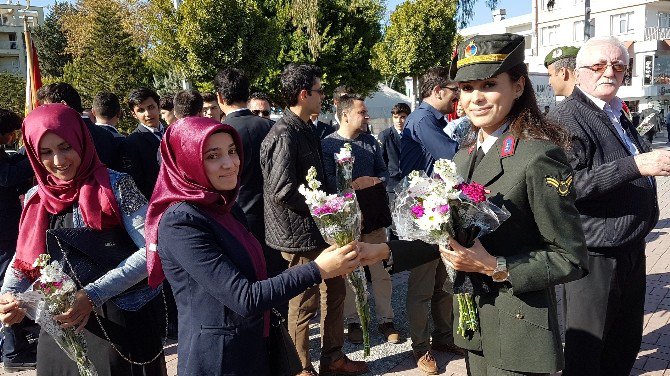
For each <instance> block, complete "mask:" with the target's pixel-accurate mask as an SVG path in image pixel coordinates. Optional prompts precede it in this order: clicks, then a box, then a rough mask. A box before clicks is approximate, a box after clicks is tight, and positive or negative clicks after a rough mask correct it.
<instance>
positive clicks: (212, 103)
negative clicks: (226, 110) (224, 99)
mask: <svg viewBox="0 0 670 376" xmlns="http://www.w3.org/2000/svg"><path fill="white" fill-rule="evenodd" d="M202 116H204V117H208V118H210V119H214V120H217V121H221V118H222V117H223V111H221V107H219V102H218V101H217V99H216V94H215V93H212V92H211V91H206V92H204V93H202Z"/></svg>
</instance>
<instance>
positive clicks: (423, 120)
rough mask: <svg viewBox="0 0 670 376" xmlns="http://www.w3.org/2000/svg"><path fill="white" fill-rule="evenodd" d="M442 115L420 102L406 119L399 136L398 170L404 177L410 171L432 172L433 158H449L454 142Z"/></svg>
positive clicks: (453, 152)
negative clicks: (446, 131) (445, 128)
mask: <svg viewBox="0 0 670 376" xmlns="http://www.w3.org/2000/svg"><path fill="white" fill-rule="evenodd" d="M446 125H447V121H446V120H444V114H443V113H441V112H440V111H438V110H437V109H435V107H433V106H431V105H430V104H428V103H426V102H421V104H420V105H419V107H418V108H417V109H416V110H414V111H413V112H412V113H411V114H409V116H408V117H407V120H405V129H404V130H403V132H402V137H401V138H400V172H401V176H402V177H405V176H407V175H408V174H409V173H410V172H412V171H415V170H418V171H425V172H426V173H427V174H428V175H430V174H431V173H432V172H433V164H434V163H435V161H436V160H437V159H452V158H453V157H454V155H455V154H456V151H457V150H458V143H457V142H456V141H454V140H452V139H451V138H450V137H449V136H448V135H447V134H446V133H445V132H444V127H445V126H446Z"/></svg>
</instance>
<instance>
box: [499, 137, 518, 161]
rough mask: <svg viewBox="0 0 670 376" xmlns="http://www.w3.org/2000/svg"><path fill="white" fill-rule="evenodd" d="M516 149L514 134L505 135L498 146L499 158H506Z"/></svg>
mask: <svg viewBox="0 0 670 376" xmlns="http://www.w3.org/2000/svg"><path fill="white" fill-rule="evenodd" d="M515 149H516V138H514V136H507V137H505V139H504V140H503V142H502V147H501V148H500V158H506V157H510V156H512V155H514V151H515Z"/></svg>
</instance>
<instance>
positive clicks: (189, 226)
mask: <svg viewBox="0 0 670 376" xmlns="http://www.w3.org/2000/svg"><path fill="white" fill-rule="evenodd" d="M235 214H236V215H235V217H236V218H238V219H240V220H242V221H244V214H243V213H242V211H241V210H240V209H239V207H237V206H236V207H235ZM158 253H159V255H160V258H161V261H162V263H163V270H164V272H165V275H166V277H167V279H168V281H169V282H170V285H171V286H172V291H173V293H174V296H175V300H176V302H177V310H178V312H179V320H178V321H179V345H178V354H179V356H178V358H179V364H178V366H177V372H178V374H179V375H182V376H195V375H197V376H199V375H213V376H214V375H261V376H262V375H269V374H270V369H269V364H268V355H267V346H266V340H265V338H263V312H265V311H266V310H269V309H270V308H272V307H274V306H277V305H279V304H282V303H284V302H286V301H288V300H289V299H291V298H292V297H294V296H296V295H298V294H299V293H300V292H302V291H304V290H305V289H306V288H308V287H310V286H313V285H315V284H318V283H320V282H321V276H320V274H319V270H318V268H317V266H316V264H315V263H314V262H310V263H309V264H305V265H300V266H297V267H293V268H290V269H288V270H286V271H284V272H283V273H282V274H280V275H278V276H276V277H273V278H270V279H267V280H264V281H257V280H256V274H255V272H254V268H253V264H252V262H251V259H250V258H249V255H248V254H247V252H246V251H245V250H244V249H243V248H242V246H241V244H240V243H239V242H238V241H237V240H236V239H235V238H234V237H233V236H232V235H231V234H230V233H229V232H228V231H227V230H226V229H225V228H223V227H222V226H221V225H219V224H218V223H217V222H215V221H214V220H213V219H211V218H210V217H209V216H207V215H205V214H203V213H202V212H201V211H200V210H199V209H197V208H196V207H195V206H193V205H191V204H188V203H184V202H182V203H178V204H175V205H173V206H171V207H170V208H169V209H168V210H167V211H166V212H165V214H163V217H162V218H161V221H160V225H159V230H158Z"/></svg>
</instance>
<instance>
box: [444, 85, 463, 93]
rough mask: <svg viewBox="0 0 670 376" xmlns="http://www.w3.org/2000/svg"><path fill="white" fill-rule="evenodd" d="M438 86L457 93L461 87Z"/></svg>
mask: <svg viewBox="0 0 670 376" xmlns="http://www.w3.org/2000/svg"><path fill="white" fill-rule="evenodd" d="M440 87H441V88H442V89H449V90H451V91H453V92H454V93H455V94H458V93H460V92H461V89H460V88H459V87H458V86H457V87H450V86H440Z"/></svg>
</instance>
